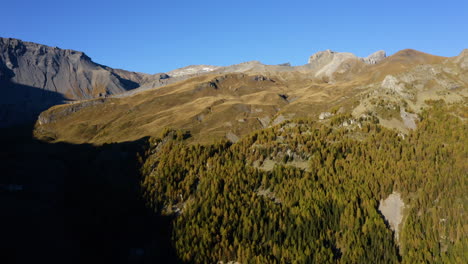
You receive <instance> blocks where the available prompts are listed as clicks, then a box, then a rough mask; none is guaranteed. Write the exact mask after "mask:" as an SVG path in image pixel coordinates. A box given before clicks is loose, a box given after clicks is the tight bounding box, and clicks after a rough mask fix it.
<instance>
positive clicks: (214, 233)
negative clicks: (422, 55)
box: [142, 101, 468, 263]
mask: <svg viewBox="0 0 468 264" xmlns="http://www.w3.org/2000/svg"><path fill="white" fill-rule="evenodd" d="M431 104H432V105H433V106H432V107H431V108H430V109H428V110H427V111H424V112H423V113H422V114H421V119H422V121H421V122H420V123H419V124H418V128H417V130H414V131H411V132H410V133H409V134H408V135H407V136H404V135H402V134H398V133H397V132H395V131H392V130H388V129H386V128H384V127H382V126H380V125H379V124H377V123H378V119H376V118H372V117H369V118H361V119H354V118H352V117H351V116H350V115H338V116H335V117H333V118H332V119H329V120H326V121H318V122H317V121H311V120H291V121H287V122H284V123H282V124H280V125H277V126H274V127H271V128H268V129H264V130H260V131H257V132H254V133H252V134H250V135H248V136H246V137H244V138H242V139H241V140H240V141H239V142H237V143H235V144H231V143H228V142H221V143H218V144H212V145H193V144H187V143H186V141H185V140H184V138H186V136H187V135H186V134H184V133H182V132H181V131H178V132H175V131H166V132H165V134H163V137H162V138H159V139H152V140H151V147H150V149H149V150H148V152H147V158H146V160H145V162H144V165H143V166H142V174H143V176H144V177H143V180H142V187H143V190H144V196H145V198H146V201H147V203H148V205H149V206H151V207H152V208H154V210H155V211H157V212H158V213H161V214H166V215H173V216H175V218H174V222H173V227H174V229H173V230H174V231H173V234H172V239H173V243H174V246H175V248H176V250H177V254H178V256H179V257H180V258H181V259H182V260H183V261H187V262H189V263H192V262H193V263H218V262H219V261H222V262H223V263H229V262H239V263H398V262H403V263H442V262H443V263H466V262H467V261H468V256H467V255H466V252H468V240H467V239H466V232H467V230H466V222H467V220H468V219H467V216H466V213H465V212H466V210H467V205H468V197H467V194H466V190H467V187H468V182H467V181H468V179H467V169H468V166H467V163H466V157H467V155H468V153H467V149H466V146H468V138H467V136H466V135H467V132H468V127H467V124H466V121H465V118H466V113H467V110H468V109H467V107H466V106H463V105H454V106H444V104H443V103H442V102H440V101H436V102H431ZM184 135H185V136H184ZM392 192H395V193H398V194H400V195H401V197H402V199H403V203H404V208H403V209H401V208H400V209H398V210H402V213H403V219H402V221H401V223H400V224H399V230H400V231H397V232H398V234H396V233H395V232H394V231H392V229H391V227H390V226H389V223H388V222H387V219H386V218H385V217H384V216H383V215H382V214H381V212H380V211H379V203H381V202H379V201H380V200H382V199H384V198H386V197H388V196H389V195H390V194H391V193H392Z"/></svg>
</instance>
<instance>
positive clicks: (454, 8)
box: [0, 0, 468, 73]
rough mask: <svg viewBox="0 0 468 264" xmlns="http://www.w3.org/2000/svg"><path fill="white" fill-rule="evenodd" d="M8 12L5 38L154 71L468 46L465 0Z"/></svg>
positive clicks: (25, 5)
mask: <svg viewBox="0 0 468 264" xmlns="http://www.w3.org/2000/svg"><path fill="white" fill-rule="evenodd" d="M0 14H1V18H2V19H1V20H2V25H1V26H0V36H1V37H12V38H19V39H22V40H26V41H32V42H38V43H41V44H46V45H50V46H58V47H60V48H67V49H75V50H80V51H84V52H85V53H86V54H88V55H89V56H90V57H91V58H92V59H93V60H94V61H96V62H98V63H101V64H105V65H108V66H111V67H116V68H122V69H126V70H132V71H139V72H146V73H157V72H166V71H169V70H172V69H175V68H179V67H183V66H187V65H191V64H213V65H230V64H236V63H240V62H243V61H249V60H260V61H262V62H263V63H267V64H278V63H283V62H291V63H292V64H293V65H301V64H304V63H306V62H307V59H308V57H309V56H310V55H312V54H313V53H315V52H317V51H320V50H325V49H332V50H336V51H349V52H353V53H355V54H356V55H358V56H367V55H368V54H369V53H372V52H374V51H376V50H379V49H384V50H386V51H387V54H392V53H394V52H396V51H398V50H401V49H405V48H413V49H417V50H421V51H424V52H428V53H432V54H436V55H442V56H455V55H457V54H458V53H459V52H460V51H461V50H462V49H464V48H468V1H466V0H457V1H453V0H445V1H440V0H438V1H432V0H426V1H411V0H405V1H400V0H395V1H378V0H373V1H359V0H354V1H353V0H349V1H331V0H329V1H310V0H309V1H297V0H289V1H273V0H270V1H255V0H250V1H245V0H238V1H224V0H216V1H211V0H208V1H203V0H202V1H195V0H193V1H178V0H173V1H158V0H157V1H150V0H146V1H137V0H136V1H118V0H113V1H109V0H103V1H102V0H94V1H89V0H81V1H68V0H61V1H55V0H41V1H37V0H22V1H19V0H4V1H2V3H1V5H0Z"/></svg>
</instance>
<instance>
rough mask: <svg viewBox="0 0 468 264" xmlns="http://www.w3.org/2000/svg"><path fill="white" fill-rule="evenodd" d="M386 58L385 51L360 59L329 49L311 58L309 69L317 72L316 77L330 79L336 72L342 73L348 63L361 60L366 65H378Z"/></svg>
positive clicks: (350, 54) (347, 53)
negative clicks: (344, 65)
mask: <svg viewBox="0 0 468 264" xmlns="http://www.w3.org/2000/svg"><path fill="white" fill-rule="evenodd" d="M385 57H386V54H385V51H383V50H380V51H377V52H375V53H372V54H371V55H369V56H368V57H366V58H360V57H357V56H356V55H354V54H352V53H349V52H336V51H332V50H329V49H328V50H325V51H319V52H317V53H315V54H314V55H312V56H310V57H309V61H308V67H310V68H311V69H313V70H315V76H316V77H328V78H330V77H332V75H333V74H334V73H335V72H338V71H340V69H341V68H342V67H341V66H342V65H343V64H344V63H345V62H347V61H350V60H360V61H362V62H364V63H366V64H376V63H378V62H380V61H381V60H383V59H384V58H385ZM341 70H342V69H341Z"/></svg>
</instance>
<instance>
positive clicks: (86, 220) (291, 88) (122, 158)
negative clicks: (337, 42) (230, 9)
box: [0, 49, 468, 263]
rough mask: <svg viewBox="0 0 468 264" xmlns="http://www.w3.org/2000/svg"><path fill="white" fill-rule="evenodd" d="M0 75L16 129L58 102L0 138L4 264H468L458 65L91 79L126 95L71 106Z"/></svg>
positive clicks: (317, 58) (466, 113) (401, 57)
mask: <svg viewBox="0 0 468 264" xmlns="http://www.w3.org/2000/svg"><path fill="white" fill-rule="evenodd" d="M13 57H14V56H10V57H9V58H13ZM33 57H34V56H33ZM39 57H40V56H39ZM3 60H4V61H5V63H4V64H2V66H1V67H2V68H1V69H2V70H1V71H0V74H1V75H0V78H2V82H3V84H7V86H1V88H2V89H4V90H6V89H11V87H16V89H23V90H24V91H28V92H29V93H26V92H25V93H23V95H24V96H26V95H27V96H29V98H26V99H27V100H26V99H25V98H23V97H21V98H20V97H17V98H20V99H21V100H24V102H25V104H24V105H19V106H18V107H17V109H16V110H17V112H16V113H19V111H20V110H19V109H22V108H24V110H28V109H31V108H28V107H30V106H31V105H30V104H29V103H30V101H32V99H34V100H37V98H44V100H50V105H53V104H57V103H60V102H61V101H63V100H67V101H68V102H67V104H60V105H54V106H52V107H50V108H49V109H47V110H46V111H43V112H42V113H40V115H39V116H38V118H37V121H36V123H35V126H34V128H33V129H34V130H33V131H31V128H29V127H10V128H2V129H0V134H1V136H0V141H1V142H2V148H1V150H0V157H2V161H3V162H1V163H0V171H1V172H2V173H0V197H1V198H2V199H1V200H2V201H4V202H3V203H0V211H1V212H2V213H3V214H2V217H3V218H2V220H3V222H5V226H7V227H9V228H7V229H5V232H3V233H2V238H1V239H0V254H1V255H2V260H3V262H5V263H31V262H34V261H36V262H37V261H38V260H39V261H40V262H41V261H42V260H47V262H48V263H64V262H67V263H468V256H467V254H466V252H467V250H468V240H467V239H466V224H464V223H467V222H468V219H467V215H466V211H467V210H468V208H467V206H468V195H467V193H466V190H467V188H468V182H467V177H466V176H467V171H468V167H467V164H468V161H467V157H468V153H467V148H466V146H468V137H467V135H468V126H467V118H468V107H467V103H468V102H467V98H468V50H463V51H462V52H461V53H460V55H458V56H455V57H451V58H446V57H440V56H435V55H431V54H427V53H423V52H419V51H416V50H411V49H407V50H402V51H399V52H397V53H395V54H393V55H391V56H388V57H386V56H385V53H384V52H382V51H379V52H376V53H374V54H371V55H370V56H368V57H365V58H359V57H357V56H355V55H353V54H351V53H341V52H333V51H330V50H327V51H322V52H318V53H316V54H314V55H312V56H311V57H310V59H309V63H307V64H305V65H301V66H291V65H290V64H281V65H265V64H263V63H261V62H259V61H250V62H244V63H240V64H236V65H231V66H226V67H216V66H207V65H199V66H197V65H195V66H188V67H185V68H181V69H177V70H174V71H170V72H167V73H157V74H153V75H147V74H139V73H132V72H126V71H123V70H116V69H112V68H109V67H106V66H99V65H98V66H96V67H100V68H99V71H101V70H102V71H106V72H108V73H109V74H110V76H117V75H118V76H120V78H122V79H123V80H127V81H129V82H132V83H136V84H138V88H134V89H131V90H128V91H127V90H121V91H119V92H118V93H117V92H116V93H114V94H109V95H106V96H98V97H97V98H94V97H93V96H90V97H86V98H81V99H79V98H78V99H74V101H71V102H70V101H69V100H70V98H69V97H67V95H66V94H62V93H58V92H55V91H49V90H47V89H39V88H37V87H33V86H28V85H25V84H23V85H19V84H16V83H13V82H12V81H11V80H12V79H13V77H17V78H19V79H21V78H23V77H21V74H23V73H24V74H28V72H27V71H23V72H22V71H17V75H14V74H12V72H13V71H12V70H11V69H10V68H12V66H11V65H14V63H13V61H12V60H11V59H10V60H8V61H7V60H5V59H2V61H3ZM65 61H66V60H65ZM28 63H29V64H31V62H28ZM67 63H68V62H67ZM26 65H27V63H26ZM96 65H97V64H96ZM9 67H10V68H9ZM59 68H60V67H59ZM30 70H31V72H32V73H34V72H35V71H34V68H31V69H30ZM48 71H49V70H46V73H47V72H48ZM51 71H52V70H51ZM46 76H47V74H46ZM20 77H21V78H20ZM28 78H30V79H34V78H36V77H34V76H31V77H28ZM19 79H18V80H19ZM26 79H27V78H26ZM51 79H54V80H55V78H52V77H51ZM88 81H89V80H88ZM47 83H49V79H48V81H47ZM54 83H55V81H54ZM13 85H15V86H13ZM35 85H36V84H35ZM46 86H47V85H44V87H46ZM11 90H12V91H17V90H13V89H11ZM34 92H36V93H34ZM18 94H19V93H17V95H16V96H18ZM7 95H8V96H10V95H11V94H7ZM23 95H21V96H23ZM8 96H7V97H2V100H6V99H5V98H15V97H8ZM52 99H55V100H52ZM9 100H11V99H9ZM11 102H12V104H11V105H16V104H15V103H14V102H17V101H14V100H12V101H11ZM3 106H4V105H2V107H3ZM42 106H43V107H44V106H45V105H42ZM35 111H41V109H35ZM31 132H33V133H31ZM51 252H52V253H51ZM42 262H44V261H42Z"/></svg>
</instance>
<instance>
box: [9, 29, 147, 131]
mask: <svg viewBox="0 0 468 264" xmlns="http://www.w3.org/2000/svg"><path fill="white" fill-rule="evenodd" d="M144 77H145V75H144V74H140V73H134V72H127V71H124V70H116V69H112V68H109V67H106V66H102V65H99V64H96V63H94V62H93V61H92V60H91V59H90V58H89V57H88V56H86V54H84V53H83V52H79V51H74V50H64V49H59V48H57V47H49V46H45V45H40V44H36V43H31V42H24V41H21V40H18V39H11V38H0V92H1V98H2V99H0V126H6V125H12V124H20V123H22V122H25V121H32V119H34V118H35V116H37V114H38V113H39V112H40V111H43V110H45V109H47V108H48V107H50V106H52V105H55V104H59V103H62V102H63V101H65V100H82V99H91V98H95V97H103V96H107V95H112V94H117V93H121V92H124V91H127V90H131V89H134V88H137V87H138V86H139V82H140V81H142V80H143V79H144Z"/></svg>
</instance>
